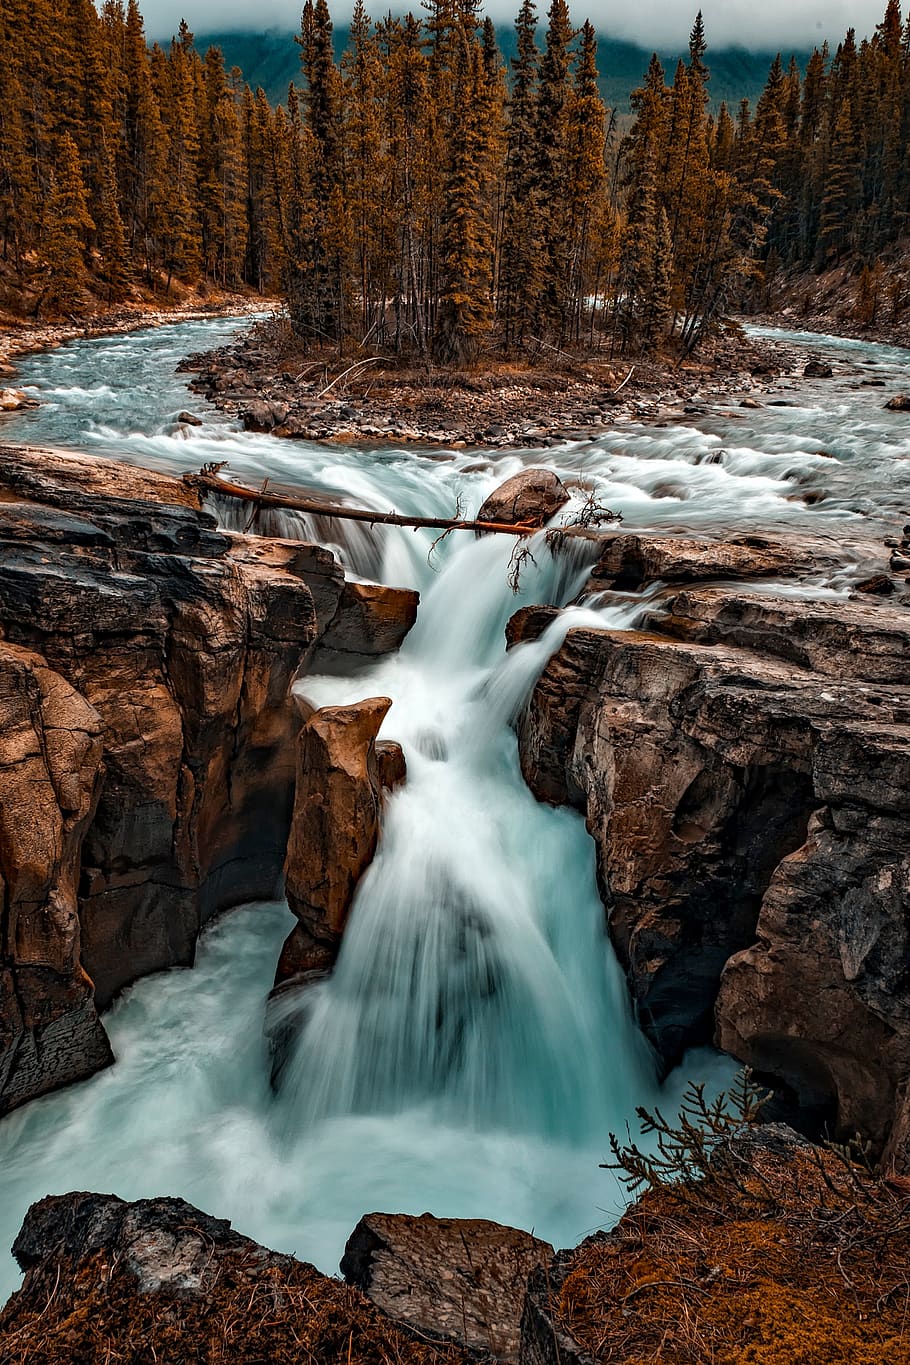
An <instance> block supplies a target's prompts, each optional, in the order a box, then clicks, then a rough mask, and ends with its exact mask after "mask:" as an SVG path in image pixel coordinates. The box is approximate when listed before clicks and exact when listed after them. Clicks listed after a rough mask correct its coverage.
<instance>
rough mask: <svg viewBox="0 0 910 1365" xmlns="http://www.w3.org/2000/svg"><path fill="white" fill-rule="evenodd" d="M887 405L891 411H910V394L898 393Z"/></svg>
mask: <svg viewBox="0 0 910 1365" xmlns="http://www.w3.org/2000/svg"><path fill="white" fill-rule="evenodd" d="M885 407H886V408H887V409H888V411H889V412H910V394H908V393H896V394H895V395H894V397H893V398H889V399H888V401H887V403H886V404H885Z"/></svg>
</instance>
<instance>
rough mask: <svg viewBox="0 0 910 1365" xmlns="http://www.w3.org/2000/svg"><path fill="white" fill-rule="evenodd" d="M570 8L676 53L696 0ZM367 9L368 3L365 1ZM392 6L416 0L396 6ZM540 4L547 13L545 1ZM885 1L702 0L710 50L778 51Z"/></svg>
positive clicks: (205, 21)
mask: <svg viewBox="0 0 910 1365" xmlns="http://www.w3.org/2000/svg"><path fill="white" fill-rule="evenodd" d="M329 3H330V6H331V8H332V14H333V17H334V18H335V20H336V22H339V23H342V22H344V21H345V20H346V19H347V18H348V16H349V14H350V9H351V6H350V2H349V0H348V3H344V4H342V3H337V4H332V0H329ZM571 3H572V12H573V15H574V17H575V19H576V20H577V21H578V22H579V23H580V22H581V21H582V19H585V18H590V19H591V20H592V22H593V23H594V24H595V26H596V27H597V29H598V31H599V32H601V33H603V34H605V35H609V36H610V37H615V38H624V39H628V40H629V41H630V42H634V43H640V44H641V45H642V46H644V47H657V48H660V49H670V50H676V49H678V48H679V47H680V46H681V45H683V44H685V41H686V38H687V36H688V33H689V30H690V28H691V26H692V20H693V18H694V17H695V13H696V10H697V9H698V0H638V3H637V4H635V5H632V6H625V5H621V4H618V3H617V0H587V3H586V0H571ZM367 8H369V4H368V6H367ZM392 8H393V9H395V10H401V11H404V10H406V9H408V8H413V9H414V10H415V12H418V13H419V11H420V4H419V0H414V4H413V5H412V6H409V5H408V4H407V3H402V4H394V5H393V6H392ZM539 8H540V10H541V11H542V12H545V10H546V0H541V2H540V5H539ZM884 8H885V4H884V0H763V2H762V3H759V4H756V3H755V0H704V3H703V5H702V9H703V11H704V16H705V24H706V27H707V34H708V41H709V44H710V45H711V46H713V47H729V46H737V47H751V48H755V49H761V50H762V51H776V50H777V49H778V48H783V49H787V50H789V49H791V48H806V47H812V46H813V45H815V44H816V43H821V42H822V41H823V40H824V39H825V38H828V39H829V40H830V41H831V42H832V43H836V42H837V41H838V40H839V39H840V38H841V37H842V36H843V34H844V33H845V32H846V30H847V28H848V26H849V25H851V24H852V25H853V26H854V27H855V28H856V30H857V32H858V33H859V34H861V35H862V34H865V33H871V32H872V30H873V29H874V27H875V25H876V23H878V22H879V21H880V20H881V16H882V14H883V13H884ZM142 9H143V13H144V14H145V19H146V27H147V30H148V33H149V36H150V37H152V38H159V39H160V38H167V37H169V36H170V34H172V33H173V32H175V31H176V28H177V25H178V24H179V22H180V19H181V18H182V17H185V18H186V20H187V22H188V23H189V25H190V27H191V28H192V29H193V30H194V31H195V32H196V33H201V34H204V33H215V32H224V31H226V30H231V31H236V30H251V29H254V28H255V29H256V30H258V31H262V30H263V29H269V28H274V29H286V30H289V31H290V30H293V29H296V27H297V24H298V23H299V20H300V4H299V3H296V0H258V3H257V5H256V6H255V11H254V12H251V9H250V5H249V0H145V4H144V5H143V6H142ZM375 9H376V13H377V14H380V13H385V12H386V11H387V9H388V3H387V0H385V2H384V3H382V4H380V3H379V2H378V0H377V3H376V6H375ZM517 9H518V3H517V0H516V2H515V3H509V0H490V2H489V3H488V5H487V10H488V12H489V13H490V14H491V15H492V16H493V18H494V19H496V20H497V22H500V23H509V22H511V21H512V20H513V19H514V17H515V13H516V11H517Z"/></svg>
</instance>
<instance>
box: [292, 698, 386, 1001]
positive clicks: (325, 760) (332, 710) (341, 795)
mask: <svg viewBox="0 0 910 1365" xmlns="http://www.w3.org/2000/svg"><path fill="white" fill-rule="evenodd" d="M391 705H392V703H391V701H390V700H389V699H388V697H370V698H369V699H368V700H366V701H362V702H358V703H357V704H356V705H353V706H324V707H322V708H321V709H320V710H318V711H315V712H314V713H313V715H312V716H310V718H309V720H308V721H307V722H306V724H305V725H304V726H303V729H302V730H301V731H300V735H299V737H298V740H297V781H296V791H295V797H294V811H293V816H292V819H291V832H290V838H289V840H288V851H287V861H286V863H285V891H286V894H287V898H288V904H289V906H290V907H291V910H292V911H293V913H294V914H295V915H296V917H297V919H298V920H299V925H298V926H297V928H295V929H294V930H292V932H291V934H290V936H289V938H288V940H287V942H286V943H285V946H284V949H283V951H282V956H281V961H280V963H279V968H278V975H277V978H276V985H280V984H282V983H283V982H284V981H286V980H287V979H288V978H289V977H290V976H291V975H292V974H293V975H296V974H299V973H301V972H310V971H314V970H319V971H324V970H328V969H329V968H330V967H331V965H332V963H333V962H334V959H335V957H336V955H337V952H338V948H339V946H340V943H341V936H342V933H343V932H344V927H345V924H346V923H347V917H348V912H349V910H350V908H351V904H352V902H353V900H354V894H355V892H356V890H357V884H358V882H359V881H360V878H361V877H362V876H363V874H364V872H365V871H366V869H367V867H368V866H369V865H370V863H371V861H372V859H373V854H374V853H375V852H376V846H377V844H378V842H379V826H380V812H381V801H382V773H381V766H380V763H381V760H380V759H379V758H378V757H377V753H376V736H377V734H378V733H379V727H380V726H381V725H382V722H383V720H384V719H385V717H386V714H387V712H388V710H389V707H390V706H391ZM386 752H388V751H386ZM382 764H383V766H384V767H385V770H386V775H387V776H388V775H389V769H390V767H393V766H394V765H392V764H391V763H390V761H389V760H388V759H385V760H382Z"/></svg>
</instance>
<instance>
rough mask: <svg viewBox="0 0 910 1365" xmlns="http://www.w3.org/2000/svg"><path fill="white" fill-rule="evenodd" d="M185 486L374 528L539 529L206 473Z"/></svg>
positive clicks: (525, 532)
mask: <svg viewBox="0 0 910 1365" xmlns="http://www.w3.org/2000/svg"><path fill="white" fill-rule="evenodd" d="M183 482H184V483H185V484H188V485H189V487H190V488H195V489H197V490H198V491H199V492H200V493H217V494H218V495H219V496H220V497H227V498H239V499H240V500H241V501H242V502H250V503H254V504H255V507H254V511H258V510H264V509H265V508H270V507H277V508H282V509H286V510H287V511H290V512H306V513H308V514H309V515H310V516H314V517H337V518H338V520H339V521H366V522H369V524H370V525H371V526H411V527H413V528H414V530H422V529H424V528H425V529H427V530H430V531H490V532H492V533H493V534H494V535H497V534H498V535H503V536H530V535H533V534H534V532H535V531H536V530H537V529H538V528H537V527H536V526H522V525H518V526H512V525H510V524H509V523H507V522H502V521H464V520H462V519H460V518H459V517H408V516H404V515H402V514H401V513H400V512H376V511H374V510H373V508H371V507H343V506H340V505H338V504H337V503H328V502H319V501H317V500H316V499H315V498H298V497H292V496H290V495H289V494H284V493H270V492H267V491H266V489H265V487H263V488H247V487H246V485H245V484H242V483H230V482H229V481H228V480H227V479H220V478H218V476H217V474H216V473H214V472H212V471H211V470H208V469H203V470H202V471H201V472H200V473H199V474H184V476H183Z"/></svg>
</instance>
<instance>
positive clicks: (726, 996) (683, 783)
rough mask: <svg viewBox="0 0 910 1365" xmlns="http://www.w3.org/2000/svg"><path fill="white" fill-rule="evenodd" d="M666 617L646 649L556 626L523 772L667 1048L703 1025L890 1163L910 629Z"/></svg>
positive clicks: (807, 608) (856, 621)
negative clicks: (581, 839)
mask: <svg viewBox="0 0 910 1365" xmlns="http://www.w3.org/2000/svg"><path fill="white" fill-rule="evenodd" d="M667 605H668V608H669V610H668V611H666V612H665V613H664V614H659V613H657V612H655V613H653V614H652V616H651V617H650V618H649V619H648V621H647V633H645V634H644V635H639V636H636V637H629V636H628V635H623V634H621V633H611V632H592V631H586V630H573V631H570V632H569V635H568V636H567V638H566V641H565V644H564V645H563V647H562V649H561V650H559V651H558V652H557V653H556V654H555V655H554V657H553V658H552V659H551V660H550V662H549V663H548V665H547V667H546V669H545V670H544V673H543V674H542V676H541V678H540V680H539V682H538V684H537V687H536V689H535V692H534V695H533V697H532V700H531V704H530V707H529V710H528V712H527V714H526V716H525V717H524V719H523V722H522V725H521V757H522V767H523V771H524V773H525V776H526V778H527V780H528V781H529V783H530V785H531V787H532V790H534V791H535V793H536V794H537V795H538V797H540V798H541V799H544V800H548V801H551V802H553V803H556V804H572V805H575V806H576V807H578V809H580V810H581V811H583V812H584V813H585V815H586V817H587V822H588V828H589V829H590V830H591V833H592V835H593V837H594V840H595V844H596V846H597V852H598V864H599V872H600V878H601V884H602V886H603V888H604V895H605V904H606V907H607V911H608V920H609V926H610V931H611V934H612V937H613V940H614V943H615V944H616V946H617V949H618V952H619V955H620V958H621V960H622V961H623V964H624V966H625V968H626V971H627V975H628V978H629V982H630V986H631V989H632V994H633V997H634V999H635V1001H636V1005H637V1009H638V1012H639V1017H640V1019H641V1022H642V1025H643V1027H644V1028H645V1030H646V1032H647V1033H648V1034H649V1036H650V1037H651V1038H652V1040H653V1041H654V1043H655V1045H656V1046H657V1047H658V1049H659V1051H660V1052H661V1053H662V1055H663V1056H664V1057H665V1058H666V1059H667V1060H668V1061H669V1060H673V1059H674V1058H676V1057H677V1056H678V1055H679V1053H680V1051H681V1050H682V1049H683V1048H684V1047H685V1046H687V1045H688V1044H689V1043H691V1042H694V1041H696V1040H697V1039H701V1040H704V1041H706V1040H708V1039H709V1038H710V1037H711V1035H712V1033H713V1032H714V1031H715V1030H716V1035H717V1038H718V1040H719V1041H720V1044H721V1046H723V1047H725V1048H726V1049H727V1050H729V1051H731V1052H732V1053H733V1055H734V1056H736V1057H738V1058H740V1059H741V1060H743V1061H747V1062H749V1064H750V1065H752V1066H753V1067H755V1068H756V1069H758V1070H760V1071H762V1072H763V1073H764V1074H765V1075H766V1076H769V1077H772V1078H775V1080H776V1082H777V1084H778V1086H779V1089H780V1093H781V1095H782V1096H784V1097H785V1098H786V1096H790V1098H791V1100H793V1103H794V1105H795V1109H794V1116H795V1117H799V1119H800V1122H804V1123H806V1124H807V1125H809V1126H811V1125H812V1124H813V1123H815V1124H818V1125H819V1126H820V1125H821V1123H822V1122H826V1123H829V1124H830V1125H831V1126H832V1128H833V1129H834V1130H835V1131H838V1132H841V1133H847V1132H852V1131H855V1130H856V1129H857V1128H858V1129H860V1130H861V1131H863V1132H864V1133H865V1134H866V1135H867V1136H869V1137H870V1138H871V1139H872V1141H873V1143H874V1144H875V1146H876V1148H877V1149H879V1150H880V1149H881V1147H882V1146H883V1144H884V1143H885V1141H886V1139H887V1137H888V1132H889V1129H890V1126H891V1124H892V1123H893V1122H894V1118H895V1115H896V1112H897V1108H896V1107H897V1105H898V1097H899V1095H900V1094H901V1093H903V1091H902V1087H904V1086H905V1084H906V1082H907V1078H908V1077H910V996H908V988H907V984H906V980H905V973H904V968H903V966H902V964H905V963H906V960H907V955H908V952H910V948H908V944H907V933H908V930H907V925H908V924H910V855H908V853H907V847H908V843H910V839H908V836H910V800H908V797H907V792H908V791H910V686H908V685H907V682H906V679H907V676H908V675H907V661H908V658H910V615H908V614H907V612H905V611H903V610H902V609H900V608H891V607H885V606H884V605H882V606H878V605H876V604H874V603H873V602H871V601H870V602H867V603H863V602H838V603H834V604H832V603H830V602H826V601H818V602H807V601H800V600H794V599H792V598H783V597H781V598H772V597H766V596H764V595H762V596H760V597H758V596H750V595H748V594H743V593H738V594H737V593H735V592H731V591H730V590H724V589H721V588H717V589H707V588H701V589H688V590H686V591H684V592H681V593H679V594H678V595H677V596H676V598H674V599H670V600H669V602H668V604H667ZM902 973H903V975H902ZM711 1002H716V1005H715V1006H713V1007H712V1004H711Z"/></svg>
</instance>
